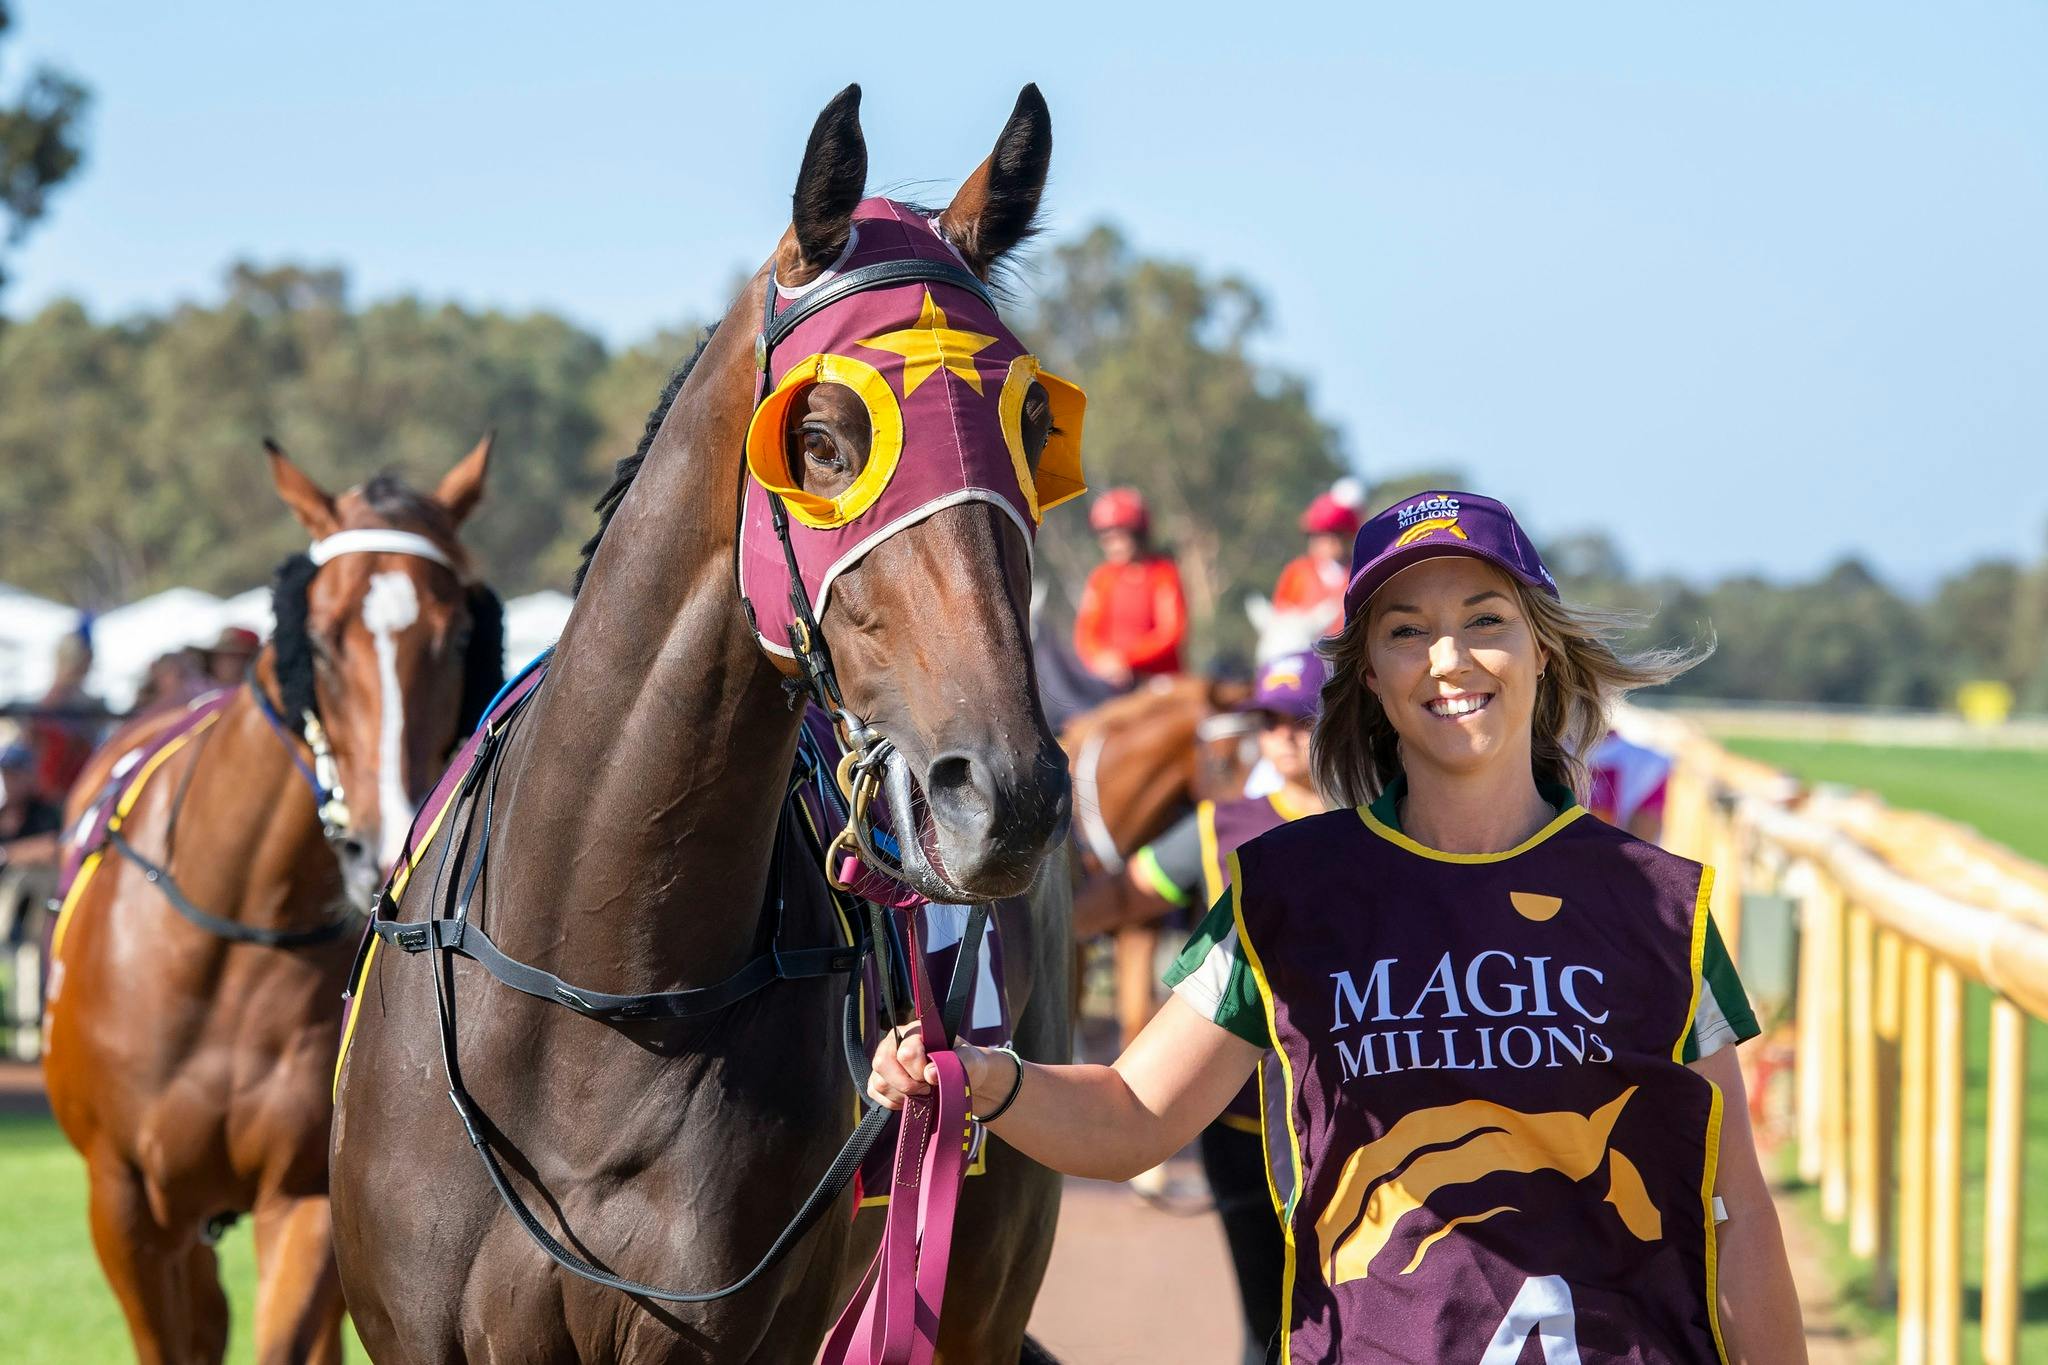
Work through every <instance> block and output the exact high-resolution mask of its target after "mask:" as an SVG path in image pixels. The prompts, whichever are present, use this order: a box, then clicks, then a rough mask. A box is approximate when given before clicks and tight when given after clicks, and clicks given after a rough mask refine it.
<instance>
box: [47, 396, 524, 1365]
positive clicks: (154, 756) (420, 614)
mask: <svg viewBox="0 0 2048 1365" xmlns="http://www.w3.org/2000/svg"><path fill="white" fill-rule="evenodd" d="M489 456H490V438H489V437H486V438H485V439H484V440H483V441H482V442H481V443H479V444H478V445H477V447H476V448H475V449H474V450H472V451H471V452H470V453H469V455H468V456H467V457H465V458H464V459H463V460H462V461H461V462H460V463H458V464H457V465H456V466H455V467H454V468H453V469H452V470H451V471H450V472H449V473H448V475H447V476H446V477H445V478H443V479H442V481H441V483H440V486H439V487H438V488H437V489H436V490H435V492H434V493H433V494H432V496H430V497H429V496H423V495H421V494H418V493H415V492H412V491H411V490H409V489H407V488H405V487H404V486H403V485H401V484H399V483H398V482H397V481H396V480H395V479H391V478H389V477H382V476H380V477H379V478H376V479H373V480H371V481H370V482H369V483H368V484H366V485H365V486H363V487H361V488H358V489H353V490H351V491H349V492H347V493H345V494H343V495H342V496H340V497H338V498H336V497H330V496H329V495H328V494H327V493H325V492H324V491H322V490H321V489H320V488H319V487H318V485H316V484H315V483H314V482H313V481H312V479H310V478H308V477H307V476H306V475H305V474H304V473H302V472H301V471H300V470H299V469H298V468H297V467H296V466H294V465H293V464H292V463H291V461H290V460H288V459H287V458H286V457H285V456H284V454H283V452H282V451H279V450H277V449H276V448H275V447H274V446H273V447H272V448H271V453H270V464H271V475H272V478H273V479H274V480H275V482H276V484H277V489H278V492H279V493H280V494H281V495H282V496H283V498H284V501H285V503H286V504H287V505H288V506H289V507H290V508H291V510H292V512H293V514H294V515H295V516H296V517H297V518H298V520H299V522H300V524H301V525H303V526H304V527H305V529H306V531H307V532H308V533H309V534H310V535H311V536H312V537H313V538H314V541H315V544H314V546H313V549H312V551H311V552H310V553H309V554H306V555H297V556H294V557H293V558H292V559H290V560H288V561H286V563H285V565H284V567H283V568H281V569H280V570H279V574H278V585H277V602H276V607H277V631H276V634H275V637H274V639H273V641H272V643H271V644H270V645H268V646H267V647H266V648H265V649H264V650H263V652H262V653H261V654H259V655H258V656H257V658H256V660H255V661H254V663H253V665H252V667H251V670H250V674H249V678H248V680H247V681H246V682H245V683H244V684H242V685H241V686H239V687H237V688H235V689H234V690H233V691H232V692H231V693H229V694H226V695H224V696H222V697H219V698H217V699H216V700H215V701H214V702H213V703H212V704H208V703H206V702H201V703H196V704H195V707H196V708H198V710H195V711H187V710H185V709H182V708H181V709H179V710H177V711H173V712H171V713H169V714H165V715H159V716H152V717H150V718H149V719H148V720H145V721H143V722H140V723H139V724H138V725H137V726H135V727H132V728H131V729H129V730H128V731H125V732H123V733H122V734H119V735H117V736H115V738H114V740H113V741H112V742H110V743H109V744H108V745H107V746H106V747H105V748H103V749H102V750H101V752H100V753H99V754H98V755H96V756H95V757H94V759H93V761H92V762H91V763H90V764H89V765H88V766H87V769H86V771H85V773H84V775H83V776H82V777H81V778H80V780H79V783H78V785H77V787H76V788H74V790H73V793H72V797H71V800H70V802H69V807H70V809H69V815H70V818H71V821H72V823H73V825H74V826H75V825H77V823H78V822H79V821H80V820H81V818H82V817H83V816H85V815H86V814H87V812H88V810H89V809H90V808H91V807H93V806H94V805H95V804H96V800H97V798H99V797H101V796H102V795H103V793H105V792H107V790H108V788H109V785H110V784H109V779H110V777H111V778H113V780H114V785H117V786H119V787H120V788H121V789H122V792H123V794H122V797H121V802H122V806H121V809H122V810H123V812H124V813H123V814H122V815H121V817H120V819H119V820H118V822H117V824H116V825H115V826H114V827H113V830H112V832H111V833H110V834H108V835H106V836H105V837H104V838H103V839H102V840H101V841H100V846H99V848H98V850H97V852H96V853H95V854H93V855H91V856H89V857H88V858H87V860H86V863H85V864H84V866H83V867H82V868H81V869H80V871H79V873H78V875H77V879H76V880H75V881H74V882H73V884H72V889H71V894H70V895H69V897H68V898H67V899H66V902H65V905H64V910H63V913H62V916H61V917H60V919H59V921H58V925H57V931H56V938H55V942H54V945H53V951H52V961H51V976H50V998H49V1004H48V1008H47V1012H46V1014H45V1023H44V1027H45V1030H46V1043H45V1050H44V1054H43V1073H44V1077H45V1079H46V1081H47V1084H48V1086H49V1094H50V1104H51V1107H52V1109H54V1111H55V1112H56V1117H57V1121H58V1123H59V1124H60V1125H62V1127H63V1129H64V1132H65V1135H66V1136H67V1137H69V1138H70V1140H71V1143H72V1145H73V1146H75V1147H76V1148H77V1149H78V1150H79V1152H80V1153H82V1154H83V1155H84V1157H85V1160H86V1165H87V1169H88V1177H89V1182H90V1192H91V1208H90V1214H91V1222H92V1236H93V1245H94V1247H95V1248H96V1249H97V1250H98V1252H99V1258H100V1264H101V1266H102V1268H103V1269H104V1270H105V1272H106V1276H107V1279H108V1281H109V1282H110V1283H111V1284H112V1286H113V1289H114V1293H115V1295H116V1297H118V1298H119V1299H120V1302H121V1309H122V1312H123V1313H124V1314H126V1316H127V1319H128V1327H129V1331H130V1332H131V1334H132V1335H133V1337H134V1342H135V1353H136V1355H137V1357H138V1358H139V1359H141V1360H143V1361H145V1362H156V1361H165V1362H171V1361H177V1362H183V1361H194V1362H208V1361H218V1360H220V1359H221V1357H222V1354H223V1352H224V1350H225V1348H226V1344H227V1335H228V1310H227V1302H226V1299H225V1298H224V1297H223V1295H222V1291H221V1286H220V1280H219V1276H218V1273H217V1267H216V1263H215V1259H214V1252H213V1242H214V1239H215V1237H216V1235H217V1234H218V1232H219V1231H220V1229H221V1228H222V1227H224V1226H225V1225H226V1224H227V1223H229V1222H232V1221H233V1220H234V1218H235V1217H236V1216H237V1215H240V1214H243V1213H252V1214H253V1215H254V1221H255V1233H256V1259H257V1266H258V1285H257V1290H256V1330H255V1347H256V1359H257V1360H259V1361H262V1362H265V1363H266V1365H270V1363H271V1362H285V1361H323V1362H324V1361H337V1360H339V1359H340V1358H341V1354H340V1353H341V1317H342V1302H341V1285H340V1280H339V1278H338V1276H337V1275H336V1272H335V1268H334V1258H333V1250H332V1244H331V1237H330V1219H329V1213H328V1205H327V1131H328V1124H329V1119H330V1116H331V1113H332V1107H331V1101H330V1097H329V1091H328V1087H329V1085H330V1084H331V1082H332V1073H333V1067H334V1060H335V1049H336V1045H337V1043H338V1040H339V1031H340V1018H341V990H342V984H343V982H344V980H345V978H346V975H347V970H348V963H349V954H350V952H351V951H352V950H353V947H354V939H353V937H352V936H351V935H350V934H349V933H347V932H346V931H347V930H348V929H350V928H352V927H353V925H354V924H355V923H359V922H360V921H359V919H358V918H357V912H356V910H355V909H354V907H355V906H360V905H363V904H366V903H367V900H368V895H367V892H366V891H365V890H364V888H365V887H366V886H368V885H371V884H373V883H374V881H375V880H376V879H377V877H378V876H379V872H380V868H381V866H383V865H385V864H387V863H388V862H389V861H390V860H391V859H392V858H394V857H395V856H396V854H397V850H398V841H399V840H401V839H402V838H403V837H404V833H405V829H406V825H407V823H408V821H409V819H410V816H411V812H412V807H413V805H414V804H415V803H416V802H417V801H418V800H419V799H420V798H421V797H422V796H423V795H424V793H425V790H426V789H427V788H428V787H429V786H431V784H432V782H433V780H434V778H435V777H436V776H437V775H438V774H439V772H440V768H441V765H442V763H443V762H444V761H445V759H446V756H447V754H448V752H449V749H450V748H451V746H452V743H453V741H454V740H455V739H456V738H457V736H458V734H459V727H460V724H461V718H462V715H463V713H464V712H465V711H468V712H470V713H476V712H480V711H481V710H482V707H483V704H484V703H485V702H487V701H488V700H489V698H490V696H491V693H492V692H493V691H495V690H496V688H497V686H498V683H499V681H500V680H501V679H502V677H503V661H502V647H501V645H500V643H499V641H500V638H501V637H500V634H499V630H500V625H499V621H498V618H497V615H496V610H497V599H496V598H495V597H493V596H492V595H491V594H490V590H489V589H488V588H484V587H481V586H467V584H468V560H467V556H466V555H465V554H464V551H463V548H462V546H461V544H460V543H459V542H458V541H457V539H456V528H457V527H458V526H459V525H460V524H461V522H462V520H463V518H464V517H466V516H467V515H468V514H469V512H470V510H471V508H473V507H474V506H475V505H476V502H477V499H478V497H479V496H480V495H481V494H482V491H483V482H484V471H485V466H486V464H487V462H488V460H489ZM316 561H319V562H317V563H316ZM199 710H203V711H204V714H203V716H202V715H200V714H199ZM308 713H310V715H308ZM287 716H289V717H291V720H290V721H289V722H286V721H285V720H284V717H287ZM181 726H182V727H184V729H183V731H182V733H181V734H180V735H179V736H178V737H177V738H176V739H175V740H173V741H172V742H170V743H168V744H164V745H163V747H160V748H152V745H153V744H154V743H156V742H159V741H162V740H163V739H164V737H165V736H167V735H169V734H171V732H172V730H173V728H174V727H181ZM307 735H311V736H313V737H314V738H313V740H312V742H309V741H308V739H307V738H306V736H307ZM139 750H140V751H143V752H145V753H147V754H148V758H146V759H145V760H144V761H143V762H141V763H139V764H137V765H135V767H134V768H133V770H132V771H130V770H126V769H121V770H117V767H116V765H117V762H118V761H119V760H120V759H121V758H122V757H123V756H124V755H127V754H133V753H136V752H138V751H139ZM316 789H317V794H316ZM209 919H210V920H211V921H212V923H211V924H210V925H209V924H208V923H207V921H208V920H209Z"/></svg>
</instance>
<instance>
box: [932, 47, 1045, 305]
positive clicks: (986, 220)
mask: <svg viewBox="0 0 2048 1365" xmlns="http://www.w3.org/2000/svg"><path fill="white" fill-rule="evenodd" d="M1051 164H1052V113H1051V111H1049V110H1048V109H1047V108H1046V107H1045V96H1043V95H1041V94H1039V93H1038V87H1037V86H1035V85H1027V86H1025V87H1024V89H1023V90H1022V91H1021V92H1020V93H1019V94H1018V96H1017V107H1016V108H1015V109H1012V110H1011V111H1010V121H1009V122H1008V123H1006V124H1004V125H1003V133H1002V136H1001V137H998V138H997V139H996V149H995V150H994V151H993V152H990V153H989V155H988V160H986V161H984V162H982V163H981V165H979V166H978V167H976V168H975V171H974V174H973V175H970V176H968V177H967V183H966V184H964V185H962V186H961V187H960V193H958V194H956V195H954V196H953V202H952V203H951V204H949V205H947V207H946V211H945V212H944V213H942V214H940V215H939V228H940V230H941V231H943V232H944V233H945V234H946V240H947V241H949V242H951V243H952V244H953V245H954V246H955V247H957V248H959V251H960V254H961V255H962V256H964V257H966V258H967V264H968V265H969V267H971V268H972V269H973V271H974V273H975V274H977V275H982V276H986V275H987V274H988V272H989V271H990V270H991V269H993V268H994V266H995V263H996V262H997V261H999V260H1001V259H1002V258H1003V256H1004V255H1005V254H1006V253H1008V252H1009V251H1010V250H1011V249H1013V248H1014V247H1015V246H1016V245H1017V244H1018V243H1019V242H1022V241H1023V240H1024V239H1025V238H1027V237H1029V236H1030V235H1031V232H1032V222H1033V220H1034V219H1036V218H1037V217H1038V199H1039V196H1040V195H1041V194H1042V193H1044V191H1045V172H1046V168H1047V167H1049V166H1050V165H1051Z"/></svg>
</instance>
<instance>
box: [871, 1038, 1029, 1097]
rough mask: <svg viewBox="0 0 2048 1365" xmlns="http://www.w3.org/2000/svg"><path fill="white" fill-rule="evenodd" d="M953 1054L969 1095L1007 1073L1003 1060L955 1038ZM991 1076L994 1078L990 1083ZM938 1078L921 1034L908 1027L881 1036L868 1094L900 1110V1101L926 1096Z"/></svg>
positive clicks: (1001, 1081)
mask: <svg viewBox="0 0 2048 1365" xmlns="http://www.w3.org/2000/svg"><path fill="white" fill-rule="evenodd" d="M953 1055H954V1056H956V1057H958V1058H959V1059H960V1065H961V1067H962V1069H964V1070H965V1071H966V1072H967V1089H968V1092H969V1093H970V1094H975V1095H979V1094H982V1093H983V1092H984V1091H985V1090H987V1089H988V1087H989V1086H990V1085H991V1084H994V1085H1000V1084H1003V1083H1005V1082H1003V1080H1002V1078H1003V1077H1005V1076H1007V1075H1009V1074H1010V1071H1011V1067H1010V1065H1009V1063H1008V1062H1007V1061H1005V1060H1004V1059H1002V1058H998V1057H992V1056H991V1054H990V1053H989V1052H988V1050H987V1049H985V1048H978V1047H976V1046H975V1045H974V1044H972V1043H969V1042H965V1041H962V1040H960V1039H957V1038H956V1039H954V1040H953ZM991 1077H993V1078H995V1079H994V1080H993V1081H991V1079H990V1078H991ZM938 1079H939V1069H938V1068H937V1067H936V1066H934V1065H933V1064H932V1061H931V1059H930V1058H929V1057H927V1056H926V1055H925V1050H924V1033H923V1032H922V1031H921V1030H920V1029H919V1028H918V1027H917V1025H915V1024H908V1025H905V1026H904V1027H902V1028H899V1029H892V1030H891V1031H890V1032H888V1033H886V1034H884V1035H883V1036H882V1042H881V1046H879V1047H877V1048H876V1049H875V1071H874V1074H873V1075H872V1076H870V1077H869V1078H868V1094H869V1095H870V1096H871V1097H872V1098H873V1099H874V1101H875V1103H877V1104H879V1105H881V1106H882V1107H883V1108H884V1109H901V1108H902V1107H903V1101H905V1100H907V1099H909V1098H910V1097H911V1096H913V1095H928V1094H930V1093H931V1088H932V1086H933V1085H934V1084H935V1083H936V1082H937V1081H938ZM981 1107H982V1108H987V1107H988V1106H987V1105H983V1106H981Z"/></svg>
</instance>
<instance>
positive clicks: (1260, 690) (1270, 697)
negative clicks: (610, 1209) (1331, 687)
mask: <svg viewBox="0 0 2048 1365" xmlns="http://www.w3.org/2000/svg"><path fill="white" fill-rule="evenodd" d="M1329 676H1330V674H1329V670H1328V669H1326V668H1324V667H1323V660H1322V656H1321V655H1319V654H1317V653H1315V652H1314V651H1313V650H1309V651H1305V652H1303V653H1300V654H1282V655H1280V656H1278V657H1277V658H1272V659H1268V660H1267V661H1266V662H1265V663H1263V664H1260V665H1259V676H1258V680H1257V681H1256V682H1255V683H1254V684H1253V685H1252V699H1251V700H1250V701H1248V702H1246V703H1245V704H1244V707H1243V709H1244V710H1246V711H1271V712H1273V713H1275V714H1276V715H1282V716H1293V717H1296V718H1297V719H1300V720H1314V719H1315V716H1316V710H1317V708H1318V707H1319V706H1320V705H1321V702H1322V695H1323V683H1324V681H1325V680H1327V679H1328V678H1329Z"/></svg>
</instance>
